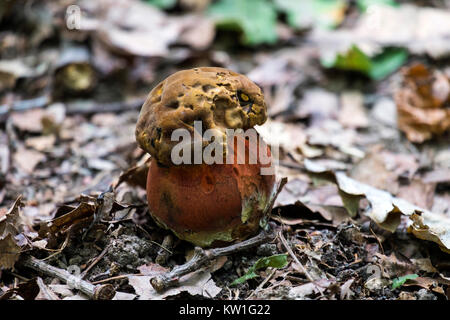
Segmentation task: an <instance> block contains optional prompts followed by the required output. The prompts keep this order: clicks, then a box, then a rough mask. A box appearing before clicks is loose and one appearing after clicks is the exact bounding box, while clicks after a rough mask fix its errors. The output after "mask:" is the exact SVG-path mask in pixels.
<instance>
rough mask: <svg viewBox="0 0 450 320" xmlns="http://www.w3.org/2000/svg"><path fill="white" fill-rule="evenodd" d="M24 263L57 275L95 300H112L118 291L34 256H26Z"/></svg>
mask: <svg viewBox="0 0 450 320" xmlns="http://www.w3.org/2000/svg"><path fill="white" fill-rule="evenodd" d="M22 265H23V266H25V267H28V268H31V269H33V270H36V271H39V272H42V273H44V274H46V275H48V276H52V277H56V278H58V279H60V280H61V281H63V282H64V283H66V284H67V285H69V286H70V287H71V288H73V289H77V290H80V291H81V292H83V293H84V294H86V295H87V296H88V297H89V298H92V299H94V300H111V299H112V298H113V297H114V295H115V294H116V291H115V289H114V287H113V286H112V285H111V284H104V285H96V286H95V285H93V284H92V283H90V282H88V281H86V280H83V279H81V278H80V277H77V276H74V275H72V274H70V273H69V272H68V271H66V270H63V269H59V268H56V267H53V266H51V265H49V264H48V263H46V262H44V261H41V260H39V259H36V258H34V257H32V256H29V257H27V258H25V259H24V260H23V261H22Z"/></svg>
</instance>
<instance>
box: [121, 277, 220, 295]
mask: <svg viewBox="0 0 450 320" xmlns="http://www.w3.org/2000/svg"><path fill="white" fill-rule="evenodd" d="M152 277H153V276H129V277H128V281H129V283H130V285H131V286H132V287H133V288H134V290H135V291H136V294H137V295H139V300H162V299H165V298H167V297H169V296H174V295H178V294H180V293H181V292H187V293H189V294H190V295H193V296H195V295H200V296H204V297H206V298H214V297H215V296H217V295H218V294H219V292H220V291H221V290H222V289H221V288H219V287H217V286H216V284H215V283H214V281H213V279H211V274H210V273H209V272H207V271H199V272H196V273H190V274H187V275H185V276H183V277H181V278H180V281H179V285H178V286H177V287H175V288H170V289H168V290H166V291H164V292H162V293H158V292H156V291H155V289H154V288H153V287H152V285H151V284H150V279H151V278H152Z"/></svg>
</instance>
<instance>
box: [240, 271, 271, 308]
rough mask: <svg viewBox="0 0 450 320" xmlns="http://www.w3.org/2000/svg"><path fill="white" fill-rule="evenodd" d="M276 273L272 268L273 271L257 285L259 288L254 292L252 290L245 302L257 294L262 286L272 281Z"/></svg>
mask: <svg viewBox="0 0 450 320" xmlns="http://www.w3.org/2000/svg"><path fill="white" fill-rule="evenodd" d="M276 271H277V269H276V268H274V269H273V270H272V271H271V272H270V274H269V275H268V276H267V277H266V278H265V279H264V280H263V282H261V283H260V284H259V286H258V287H257V288H256V289H255V290H253V292H252V293H251V294H250V295H249V296H248V297H247V299H246V300H249V299H250V298H251V297H253V296H254V295H255V294H256V293H257V292H259V291H260V290H261V289H262V288H263V287H264V285H265V284H266V283H267V282H268V281H269V280H270V279H272V277H273V275H274V274H275V272H276Z"/></svg>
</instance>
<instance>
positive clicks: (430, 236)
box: [305, 159, 450, 253]
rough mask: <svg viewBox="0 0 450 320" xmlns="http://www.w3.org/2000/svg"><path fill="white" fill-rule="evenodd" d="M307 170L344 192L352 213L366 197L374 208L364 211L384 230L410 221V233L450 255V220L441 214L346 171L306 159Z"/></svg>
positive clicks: (354, 212) (344, 198)
mask: <svg viewBox="0 0 450 320" xmlns="http://www.w3.org/2000/svg"><path fill="white" fill-rule="evenodd" d="M305 167H306V169H307V170H308V171H310V172H311V173H316V174H320V175H321V176H323V177H325V178H327V179H329V180H330V181H333V182H335V183H336V184H337V185H338V187H339V189H340V190H341V193H340V195H341V197H342V200H343V202H344V204H345V207H346V209H347V210H348V212H349V214H350V215H352V216H354V215H355V214H356V212H357V208H358V206H359V200H360V199H361V198H362V197H365V198H366V199H367V200H368V201H369V203H370V205H371V207H370V208H369V209H368V210H367V211H366V212H365V214H366V215H367V216H369V217H370V218H371V219H372V220H373V221H375V222H376V223H377V224H378V225H380V226H381V227H382V228H384V229H386V230H388V231H391V232H395V230H396V229H397V227H398V226H399V225H400V216H401V215H405V216H407V217H408V218H409V219H408V230H409V231H410V232H412V233H413V234H414V235H415V236H416V237H418V238H419V239H424V240H430V241H433V242H435V243H437V244H439V246H440V248H441V249H442V250H443V251H445V252H449V253H450V217H449V216H446V215H444V214H442V213H433V212H430V211H428V210H426V209H423V208H420V207H418V206H415V205H413V204H412V203H410V202H408V201H406V200H404V199H401V198H396V197H393V196H392V195H391V194H390V193H389V192H387V191H383V190H380V189H377V188H374V187H371V186H369V185H366V184H364V183H361V182H358V181H356V180H353V179H351V178H349V177H348V176H346V175H345V174H344V173H343V172H332V171H330V170H327V169H326V168H324V167H322V166H319V165H317V164H315V163H314V162H312V161H310V160H307V159H306V160H305Z"/></svg>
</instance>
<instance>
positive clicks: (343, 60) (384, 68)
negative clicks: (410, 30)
mask: <svg viewBox="0 0 450 320" xmlns="http://www.w3.org/2000/svg"><path fill="white" fill-rule="evenodd" d="M407 59H408V52H407V51H406V50H405V49H402V48H386V49H385V50H384V51H383V52H382V53H380V54H378V55H376V56H375V57H373V58H370V57H368V56H367V55H366V54H365V53H364V52H362V51H361V50H360V49H359V48H358V47H357V46H356V45H353V46H352V47H351V48H350V49H349V50H348V51H347V52H345V53H339V54H337V56H336V57H335V58H334V59H331V60H324V59H322V60H321V63H322V65H323V66H324V67H325V68H336V69H341V70H348V71H356V72H360V73H363V74H365V75H367V76H369V77H370V78H372V79H374V80H380V79H383V78H384V77H386V76H388V75H389V74H391V73H392V72H394V71H395V70H397V69H398V68H399V67H401V66H402V65H403V64H404V63H405V61H406V60H407Z"/></svg>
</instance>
